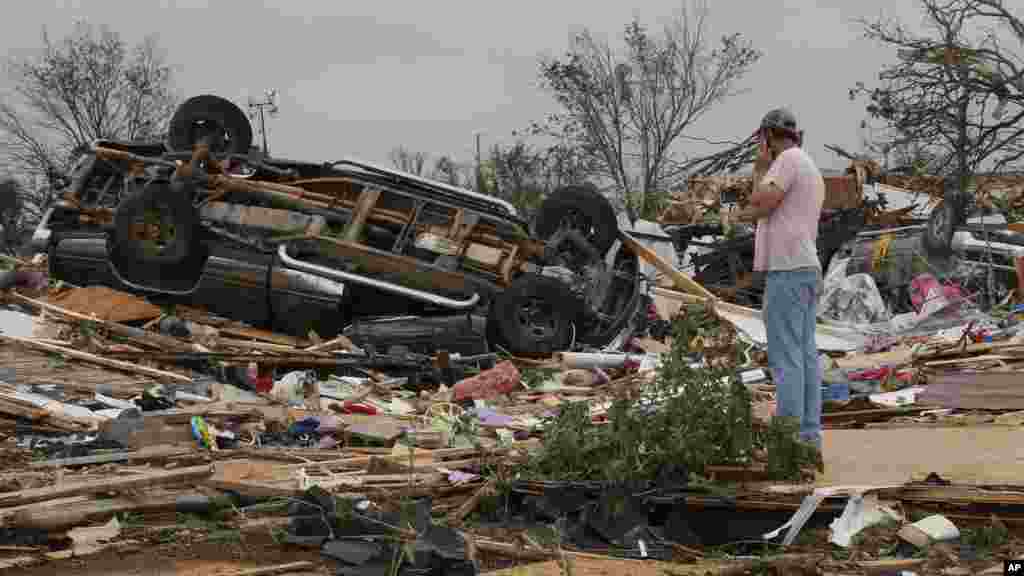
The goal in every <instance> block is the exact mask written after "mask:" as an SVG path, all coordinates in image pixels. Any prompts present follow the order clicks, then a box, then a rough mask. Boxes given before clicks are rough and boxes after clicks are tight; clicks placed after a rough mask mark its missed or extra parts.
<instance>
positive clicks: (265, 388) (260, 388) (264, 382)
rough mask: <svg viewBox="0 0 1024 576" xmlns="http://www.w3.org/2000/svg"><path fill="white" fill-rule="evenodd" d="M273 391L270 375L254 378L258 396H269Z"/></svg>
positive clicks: (272, 380) (272, 379) (271, 376)
mask: <svg viewBox="0 0 1024 576" xmlns="http://www.w3.org/2000/svg"><path fill="white" fill-rule="evenodd" d="M273 389H274V377H273V375H271V374H260V375H259V376H257V377H256V391H257V392H259V393H260V394H270V391H271V390H273Z"/></svg>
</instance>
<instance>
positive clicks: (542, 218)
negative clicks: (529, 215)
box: [534, 186, 619, 256]
mask: <svg viewBox="0 0 1024 576" xmlns="http://www.w3.org/2000/svg"><path fill="white" fill-rule="evenodd" d="M563 225H566V226H569V227H571V228H575V229H576V230H577V231H579V232H580V233H581V234H583V236H584V237H585V238H586V239H587V241H588V242H590V244H591V245H592V246H593V247H594V248H595V249H597V251H598V252H599V253H601V255H602V256H603V255H604V254H606V253H607V252H608V249H609V248H611V247H612V244H614V243H615V240H616V239H617V238H618V232H619V221H618V219H617V218H616V216H615V209H614V208H612V204H611V202H609V201H608V199H607V198H605V197H604V196H602V195H601V194H600V193H599V192H598V191H597V190H596V189H594V188H592V187H590V186H565V187H563V188H559V189H557V190H555V191H554V192H552V193H551V195H550V196H548V197H547V198H545V199H544V202H543V203H541V206H540V210H539V211H538V212H537V220H536V222H535V226H534V228H535V229H536V233H537V237H538V238H540V239H541V240H547V239H549V238H551V237H552V236H554V235H555V233H556V232H558V230H559V229H560V228H561V227H562V226H563Z"/></svg>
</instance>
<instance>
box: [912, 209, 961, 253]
mask: <svg viewBox="0 0 1024 576" xmlns="http://www.w3.org/2000/svg"><path fill="white" fill-rule="evenodd" d="M957 219H958V215H957V213H956V203H955V202H947V201H946V200H943V201H942V202H939V205H938V206H936V207H935V208H933V209H932V213H931V215H929V216H928V224H927V226H925V229H924V233H923V237H922V239H921V240H922V242H923V244H924V249H925V251H926V252H927V253H928V254H929V255H931V256H935V257H939V258H946V257H948V256H950V255H952V254H953V232H954V230H955V229H956V225H957Z"/></svg>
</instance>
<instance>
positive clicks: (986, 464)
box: [818, 426, 1024, 486]
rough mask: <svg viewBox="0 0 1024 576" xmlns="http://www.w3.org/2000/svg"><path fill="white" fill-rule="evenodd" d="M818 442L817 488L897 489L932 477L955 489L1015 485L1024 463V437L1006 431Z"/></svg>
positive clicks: (864, 435) (924, 432) (859, 435)
mask: <svg viewBox="0 0 1024 576" xmlns="http://www.w3.org/2000/svg"><path fill="white" fill-rule="evenodd" d="M823 436H824V438H823V453H824V458H825V474H824V475H823V476H821V477H819V478H818V485H819V486H829V485H856V484H869V485H870V484H891V483H902V482H908V481H911V480H921V479H923V478H924V477H926V476H928V474H930V473H932V472H935V473H936V474H938V475H939V476H941V477H943V478H945V479H946V480H950V481H952V482H956V483H963V484H981V483H987V484H1015V483H1017V482H1019V481H1020V471H1021V468H1020V466H1021V461H1022V459H1024V452H1022V451H1021V438H1024V434H1022V432H1021V430H1020V429H1019V428H1013V427H1008V426H1002V427H995V426H970V427H958V428H897V429H891V430H885V429H879V430H826V431H825V432H824V434H823ZM937 456H938V457H937Z"/></svg>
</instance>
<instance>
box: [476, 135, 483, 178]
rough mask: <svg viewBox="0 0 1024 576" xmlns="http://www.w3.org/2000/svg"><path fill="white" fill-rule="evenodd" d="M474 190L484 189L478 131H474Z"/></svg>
mask: <svg viewBox="0 0 1024 576" xmlns="http://www.w3.org/2000/svg"><path fill="white" fill-rule="evenodd" d="M476 191H477V192H483V191H484V174H483V172H482V170H481V168H480V133H479V132H477V133H476Z"/></svg>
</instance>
